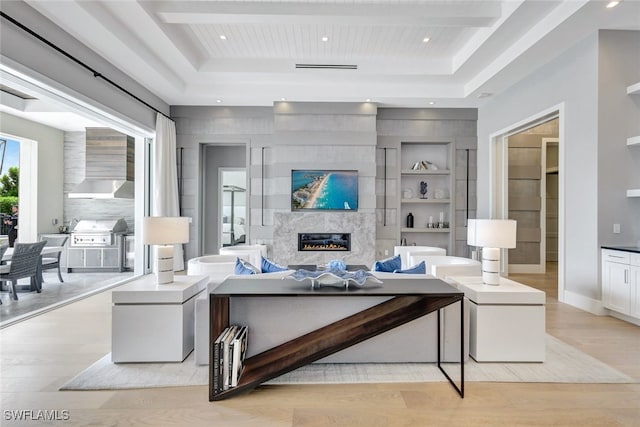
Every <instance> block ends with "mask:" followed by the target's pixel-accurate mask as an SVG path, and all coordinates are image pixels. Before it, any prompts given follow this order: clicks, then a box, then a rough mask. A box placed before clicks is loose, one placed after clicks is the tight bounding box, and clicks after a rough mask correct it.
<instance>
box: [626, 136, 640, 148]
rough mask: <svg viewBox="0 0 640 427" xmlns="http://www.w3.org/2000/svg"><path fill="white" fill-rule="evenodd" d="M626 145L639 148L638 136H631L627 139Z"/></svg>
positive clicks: (639, 139)
mask: <svg viewBox="0 0 640 427" xmlns="http://www.w3.org/2000/svg"><path fill="white" fill-rule="evenodd" d="M627 145H628V146H632V145H638V146H640V135H639V136H632V137H631V138H627Z"/></svg>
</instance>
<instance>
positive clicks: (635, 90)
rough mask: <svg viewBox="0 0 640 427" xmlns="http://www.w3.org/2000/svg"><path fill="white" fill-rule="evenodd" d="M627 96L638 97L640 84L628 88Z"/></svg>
mask: <svg viewBox="0 0 640 427" xmlns="http://www.w3.org/2000/svg"><path fill="white" fill-rule="evenodd" d="M627 94H629V95H636V94H640V82H638V83H635V84H632V85H631V86H627Z"/></svg>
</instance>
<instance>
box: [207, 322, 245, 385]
mask: <svg viewBox="0 0 640 427" xmlns="http://www.w3.org/2000/svg"><path fill="white" fill-rule="evenodd" d="M247 332H248V328H247V327H246V326H238V325H232V326H229V327H227V328H225V330H224V331H222V333H221V334H220V336H218V338H217V339H216V340H215V341H214V343H213V349H212V351H213V387H214V391H215V392H216V393H218V392H221V391H224V390H228V389H229V387H235V386H237V385H238V380H239V379H240V375H242V369H243V368H244V359H245V355H246V353H247Z"/></svg>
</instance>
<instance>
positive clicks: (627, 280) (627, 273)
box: [624, 269, 629, 285]
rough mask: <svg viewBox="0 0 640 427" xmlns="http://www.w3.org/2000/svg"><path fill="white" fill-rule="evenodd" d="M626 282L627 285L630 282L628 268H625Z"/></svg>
mask: <svg viewBox="0 0 640 427" xmlns="http://www.w3.org/2000/svg"><path fill="white" fill-rule="evenodd" d="M624 283H625V285H628V284H629V270H627V269H625V270H624Z"/></svg>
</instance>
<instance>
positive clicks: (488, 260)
mask: <svg viewBox="0 0 640 427" xmlns="http://www.w3.org/2000/svg"><path fill="white" fill-rule="evenodd" d="M482 282H483V283H484V284H485V285H491V286H498V285H500V248H482Z"/></svg>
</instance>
